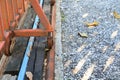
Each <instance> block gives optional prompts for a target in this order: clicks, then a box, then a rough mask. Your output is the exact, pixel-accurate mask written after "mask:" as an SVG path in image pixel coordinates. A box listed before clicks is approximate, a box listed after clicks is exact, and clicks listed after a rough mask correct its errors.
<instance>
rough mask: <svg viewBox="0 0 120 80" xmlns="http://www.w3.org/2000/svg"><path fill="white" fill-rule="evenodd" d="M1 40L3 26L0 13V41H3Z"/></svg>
mask: <svg viewBox="0 0 120 80" xmlns="http://www.w3.org/2000/svg"><path fill="white" fill-rule="evenodd" d="M0 12H1V11H0ZM3 40H4V32H3V27H2V22H1V15H0V41H3Z"/></svg>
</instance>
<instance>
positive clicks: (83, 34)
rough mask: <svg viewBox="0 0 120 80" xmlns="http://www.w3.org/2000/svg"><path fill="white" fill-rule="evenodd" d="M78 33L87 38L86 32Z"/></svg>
mask: <svg viewBox="0 0 120 80" xmlns="http://www.w3.org/2000/svg"><path fill="white" fill-rule="evenodd" d="M78 35H80V36H81V37H82V38H87V37H88V35H87V34H86V33H80V32H79V33H78Z"/></svg>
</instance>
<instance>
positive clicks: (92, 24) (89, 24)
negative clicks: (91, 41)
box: [85, 21, 99, 27]
mask: <svg viewBox="0 0 120 80" xmlns="http://www.w3.org/2000/svg"><path fill="white" fill-rule="evenodd" d="M85 24H86V25H87V26H88V27H93V26H98V25H99V22H97V21H94V22H92V23H88V22H85Z"/></svg>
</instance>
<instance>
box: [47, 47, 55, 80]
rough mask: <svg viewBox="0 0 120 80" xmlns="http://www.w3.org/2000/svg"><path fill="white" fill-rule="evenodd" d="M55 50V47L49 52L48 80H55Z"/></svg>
mask: <svg viewBox="0 0 120 80" xmlns="http://www.w3.org/2000/svg"><path fill="white" fill-rule="evenodd" d="M54 64H55V48H54V45H53V47H52V49H51V50H50V52H49V57H48V65H47V75H46V80H54V76H55V75H54V70H55V65H54Z"/></svg>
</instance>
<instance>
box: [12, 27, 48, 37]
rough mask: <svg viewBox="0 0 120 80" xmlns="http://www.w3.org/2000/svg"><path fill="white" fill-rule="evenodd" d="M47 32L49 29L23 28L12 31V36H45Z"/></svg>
mask: <svg viewBox="0 0 120 80" xmlns="http://www.w3.org/2000/svg"><path fill="white" fill-rule="evenodd" d="M48 32H50V31H47V30H41V29H25V30H15V31H13V33H14V36H16V37H30V36H47V35H48Z"/></svg>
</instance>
